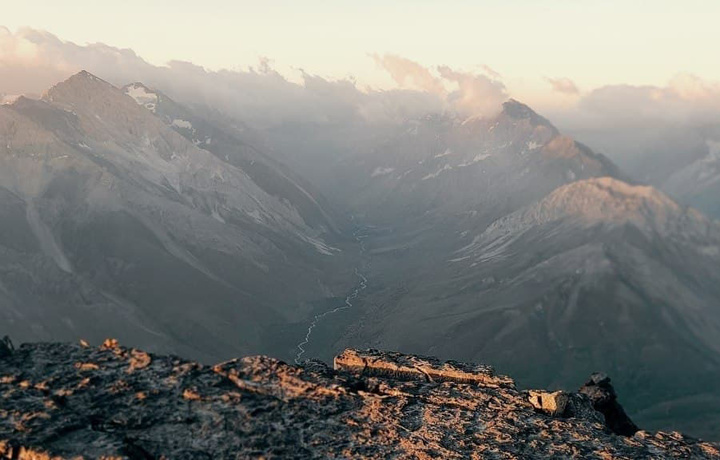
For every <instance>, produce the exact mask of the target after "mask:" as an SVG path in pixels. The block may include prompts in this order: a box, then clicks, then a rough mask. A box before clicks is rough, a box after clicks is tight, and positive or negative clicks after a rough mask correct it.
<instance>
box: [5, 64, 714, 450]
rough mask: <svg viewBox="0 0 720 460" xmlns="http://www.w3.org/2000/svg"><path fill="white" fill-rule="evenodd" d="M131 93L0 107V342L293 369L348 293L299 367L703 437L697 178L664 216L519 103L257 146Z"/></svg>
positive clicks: (320, 130)
mask: <svg viewBox="0 0 720 460" xmlns="http://www.w3.org/2000/svg"><path fill="white" fill-rule="evenodd" d="M125 83H128V84H127V85H126V86H123V87H122V88H120V87H115V86H113V85H111V84H110V83H107V82H105V81H103V80H101V79H100V78H98V77H96V76H94V75H92V74H90V73H88V72H81V73H78V74H76V75H74V76H73V77H71V78H70V79H68V80H66V81H64V82H61V83H58V84H57V85H55V86H54V87H52V88H50V89H49V90H48V91H47V92H46V93H45V94H44V95H43V96H42V98H41V99H38V100H33V99H29V98H25V97H21V98H19V99H17V100H14V101H13V102H11V103H8V104H4V105H1V106H0V161H1V162H2V163H1V164H0V219H2V222H3V225H2V233H0V270H2V273H3V274H2V278H1V281H0V318H1V319H2V324H3V329H2V330H0V333H3V334H5V333H9V334H11V335H12V336H13V338H14V339H15V340H16V341H26V340H71V341H74V340H76V339H78V338H86V339H89V340H91V341H94V342H99V341H101V339H103V338H105V337H106V336H113V337H118V338H119V339H120V340H121V341H122V342H123V343H127V344H129V345H132V346H138V347H143V348H146V349H150V350H152V351H162V352H172V353H178V354H181V355H183V356H187V357H190V358H196V359H200V360H205V361H216V360H220V359H224V358H229V357H233V356H237V355H242V354H248V353H268V354H271V355H273V356H276V357H279V358H281V359H285V360H290V359H291V358H292V357H293V356H295V353H296V351H297V350H296V348H295V345H296V344H297V343H299V342H300V341H301V340H302V338H303V336H304V335H305V330H306V328H307V326H308V324H309V323H310V322H311V320H312V319H313V318H315V317H316V316H317V315H319V314H322V313H324V312H329V311H334V310H333V309H336V307H337V306H338V304H342V299H344V298H345V296H346V295H347V294H348V293H349V292H352V289H353V286H354V284H355V282H356V280H357V277H356V275H355V273H356V270H358V269H360V270H361V273H362V274H363V276H366V277H367V280H368V282H367V289H366V290H365V291H363V293H362V294H361V297H360V298H359V299H358V300H357V301H355V302H354V305H353V307H352V308H351V309H347V310H342V311H336V312H335V313H333V314H329V315H327V316H324V317H323V321H321V322H320V323H318V324H317V327H316V328H315V329H314V330H313V335H312V338H311V339H312V340H310V342H309V343H308V344H307V354H306V355H305V356H306V357H308V358H310V357H321V358H323V359H329V358H330V357H331V356H332V355H334V354H335V353H336V352H337V351H338V350H340V349H342V348H344V347H348V346H355V347H364V346H373V347H377V348H385V349H396V350H399V351H402V352H406V353H420V354H433V355H439V356H441V357H443V358H452V359H463V360H467V361H474V362H487V363H489V364H492V365H494V366H496V367H497V368H498V369H499V370H500V371H501V372H504V373H511V374H513V375H514V376H515V377H516V378H517V380H518V383H519V385H525V386H534V387H540V388H545V387H564V388H573V387H577V386H579V385H580V384H581V383H582V380H583V379H584V378H585V377H587V375H589V374H590V373H591V372H593V371H597V370H601V371H605V372H608V373H611V375H613V378H614V382H615V383H616V386H617V387H618V389H619V391H621V392H622V393H623V394H633V395H635V397H634V398H633V400H632V403H631V404H630V405H629V406H628V407H627V409H628V410H629V411H630V412H631V415H632V416H633V417H634V418H636V419H638V421H639V422H640V423H641V424H642V425H644V426H647V427H649V428H664V429H682V430H683V431H686V432H688V433H690V434H695V435H700V436H704V437H708V438H710V439H712V438H713V436H714V437H717V436H716V433H717V432H719V430H720V418H718V416H717V414H718V413H720V392H719V389H718V388H717V385H716V383H717V382H718V381H720V287H719V286H720V282H718V281H720V279H717V278H718V277H719V276H720V275H718V273H720V272H718V270H717V269H716V268H717V267H718V264H720V226H719V225H718V224H717V223H716V222H715V221H714V220H712V218H710V217H706V216H705V215H703V214H701V212H699V211H696V210H695V209H692V208H687V207H685V206H684V205H681V204H678V203H677V202H675V201H673V198H671V197H670V196H673V197H675V196H677V197H678V198H680V199H683V200H684V199H685V198H687V197H698V196H703V197H704V198H703V199H704V200H705V203H711V202H712V196H713V193H714V190H715V189H714V188H713V187H714V184H715V182H714V179H712V178H710V175H711V173H712V171H713V169H712V168H711V167H709V166H707V164H706V163H707V162H708V161H710V160H707V159H706V160H703V159H702V158H709V157H706V156H702V155H700V157H699V158H700V160H697V161H700V163H698V162H697V161H693V162H687V163H683V164H682V165H681V167H678V168H675V169H673V168H674V167H672V168H671V167H668V171H670V170H671V171H672V172H670V173H667V172H666V173H663V174H660V173H658V175H657V176H656V177H658V179H657V180H658V185H662V187H663V190H665V191H667V192H668V193H670V194H671V195H670V196H668V195H666V194H664V193H663V192H661V191H659V190H657V189H655V188H652V187H650V186H646V185H638V184H639V183H640V182H644V181H645V179H646V177H642V176H640V175H638V174H637V173H636V171H633V170H627V171H626V170H620V169H619V168H618V167H617V166H616V165H615V164H614V163H613V162H612V161H611V160H610V159H609V158H608V157H606V156H604V155H602V154H599V153H596V152H595V151H593V150H592V149H591V148H590V147H588V146H586V145H583V144H581V143H579V142H577V141H575V140H574V139H573V138H571V137H568V136H566V135H564V134H562V133H561V132H560V131H559V130H558V129H557V128H556V127H555V126H554V125H553V124H552V123H551V122H550V121H549V120H548V119H546V118H544V117H542V116H541V115H539V114H538V113H536V112H535V111H534V110H533V109H532V108H530V107H528V106H527V105H524V104H523V103H521V102H518V101H515V100H512V99H511V100H508V101H507V102H505V103H504V104H503V105H502V108H500V109H499V110H497V111H495V112H493V113H489V114H487V115H485V116H468V115H466V114H462V113H460V112H458V111H454V110H448V109H447V107H444V108H441V109H439V110H435V109H433V110H425V111H424V112H423V113H422V115H417V113H418V112H422V111H417V110H415V109H413V110H409V111H408V112H406V114H405V115H404V116H399V115H398V116H397V117H395V118H393V119H392V121H386V122H382V123H381V122H378V121H377V119H373V120H369V119H368V118H365V117H359V116H357V113H353V115H352V116H347V117H342V116H338V117H337V118H332V119H327V118H322V117H314V116H313V117H308V118H307V119H288V120H285V121H283V122H282V123H275V124H272V125H262V124H258V123H250V122H248V121H246V120H242V119H239V117H238V116H237V113H236V114H235V116H232V115H228V114H227V113H226V112H225V111H223V110H220V109H221V108H218V107H213V106H207V105H202V104H192V105H183V104H180V103H178V102H176V101H174V100H173V99H171V98H170V97H169V96H167V95H166V94H165V93H164V92H163V88H158V89H155V88H151V87H150V86H146V85H145V84H144V83H142V82H134V83H130V82H125ZM397 113H401V112H397ZM706 145H707V146H708V148H709V149H712V148H714V147H712V146H713V145H714V144H712V143H711V142H708V143H707V144H706ZM712 152H714V150H712V151H711V152H710V156H712V155H714V153H712ZM713 158H714V157H713ZM703 162H704V163H703ZM698 174H707V175H708V179H707V181H706V182H702V181H698ZM674 190H676V191H677V195H673V193H675V192H673V191H674ZM705 209H706V210H710V208H708V207H706V208H705ZM353 232H354V234H353ZM354 237H358V238H359V239H360V240H361V241H362V248H361V247H360V245H359V244H357V242H356V240H355V238H354ZM363 249H364V250H363Z"/></svg>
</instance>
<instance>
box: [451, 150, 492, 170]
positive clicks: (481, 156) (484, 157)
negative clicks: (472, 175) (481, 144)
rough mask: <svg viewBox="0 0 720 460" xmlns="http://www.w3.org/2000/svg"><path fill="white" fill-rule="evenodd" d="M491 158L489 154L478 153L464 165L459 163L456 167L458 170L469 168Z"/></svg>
mask: <svg viewBox="0 0 720 460" xmlns="http://www.w3.org/2000/svg"><path fill="white" fill-rule="evenodd" d="M491 156H492V155H491V154H489V153H478V154H477V155H475V157H474V158H473V159H472V160H470V161H467V162H465V163H460V164H459V165H458V168H464V167H466V166H470V165H473V164H475V163H479V162H481V161H483V160H487V159H488V158H490V157H491Z"/></svg>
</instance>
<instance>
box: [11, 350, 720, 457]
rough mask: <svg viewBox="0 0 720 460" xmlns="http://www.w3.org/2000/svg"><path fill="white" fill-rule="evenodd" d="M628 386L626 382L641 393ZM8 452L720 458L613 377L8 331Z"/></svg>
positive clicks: (369, 353)
mask: <svg viewBox="0 0 720 460" xmlns="http://www.w3.org/2000/svg"><path fill="white" fill-rule="evenodd" d="M628 396H630V395H625V397H628ZM0 401H2V405H0V456H2V457H3V458H8V459H17V460H28V459H60V458H106V459H111V458H112V459H125V458H128V459H134V458H141V459H150V458H176V459H183V458H187V459H190V458H257V457H263V458H357V457H363V458H388V457H394V458H439V457H442V458H477V459H485V458H488V459H495V458H498V459H499V458H597V459H606V458H616V459H640V458H655V459H662V458H696V459H716V458H720V450H719V447H718V446H717V445H713V444H711V443H707V442H702V441H700V440H696V439H692V438H688V437H686V436H683V435H682V434H680V433H677V432H673V433H663V432H658V433H649V432H646V431H640V430H638V428H637V427H636V426H634V424H632V421H630V420H629V419H628V418H627V416H626V415H625V414H624V412H623V411H622V408H621V406H620V405H619V404H618V402H617V397H616V395H615V393H614V391H613V389H612V386H611V385H610V383H609V379H608V378H607V377H605V376H602V375H599V374H598V375H593V376H592V378H591V379H590V380H589V381H588V382H587V383H586V385H584V386H583V387H582V388H581V389H580V391H579V392H577V393H564V392H546V391H541V390H530V391H524V390H519V389H518V388H517V387H516V386H515V384H514V382H513V381H512V379H510V378H508V377H505V376H501V375H497V374H495V373H494V371H493V369H492V368H491V367H489V366H486V365H474V364H466V363H458V362H454V361H446V362H442V361H438V360H436V359H434V358H427V357H422V356H416V355H402V354H398V353H386V352H379V351H376V350H364V351H363V350H346V351H345V352H343V353H342V354H340V355H338V356H337V357H336V359H335V363H334V369H332V368H329V367H328V366H327V365H325V364H324V363H322V362H318V361H307V362H305V363H304V364H303V365H300V366H291V365H288V364H285V363H283V362H281V361H278V360H275V359H272V358H267V357H263V356H256V357H247V358H242V359H235V360H231V361H227V362H224V363H220V364H217V365H215V366H203V365H200V364H198V363H194V362H190V361H185V360H183V359H180V358H177V357H173V356H159V355H153V354H148V353H145V352H142V351H140V350H137V349H129V348H124V347H121V346H119V345H118V344H117V342H116V341H114V340H106V341H105V343H104V344H103V345H102V346H101V347H98V348H96V347H90V346H88V344H86V343H84V342H83V343H81V344H80V345H68V344H53V343H39V344H24V345H22V346H20V347H19V348H17V349H13V347H12V344H11V343H9V341H7V342H3V343H1V344H0Z"/></svg>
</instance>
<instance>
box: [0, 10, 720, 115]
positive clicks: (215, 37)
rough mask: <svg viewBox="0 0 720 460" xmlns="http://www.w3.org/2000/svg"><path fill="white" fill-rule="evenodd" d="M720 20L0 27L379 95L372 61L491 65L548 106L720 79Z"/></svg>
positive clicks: (72, 13) (715, 13) (179, 16)
mask: <svg viewBox="0 0 720 460" xmlns="http://www.w3.org/2000/svg"><path fill="white" fill-rule="evenodd" d="M718 18H720V2H719V1H716V0H683V1H669V0H654V1H652V2H649V1H640V0H633V1H628V0H623V1H617V0H603V1H599V0H596V1H590V0H497V1H495V0H485V1H479V0H478V1H470V0H442V1H439V0H438V1H430V0H394V1H388V0H384V1H379V0H364V1H360V2H359V1H353V2H350V1H344V0H335V1H327V0H325V1H323V0H303V1H296V0H295V1H279V0H265V1H262V2H258V1H244V0H204V1H202V2H197V1H190V0H152V1H148V0H143V1H138V0H125V1H123V2H120V3H113V4H112V5H110V4H108V3H107V2H104V1H98V0H64V1H62V2H58V1H56V0H23V1H14V2H12V6H10V7H9V8H8V7H7V6H6V7H4V8H3V14H2V18H0V25H3V26H5V27H7V28H8V29H9V30H10V31H17V30H18V29H20V28H22V27H30V28H33V29H40V30H46V31H49V32H50V33H52V34H54V35H56V36H57V37H59V38H61V39H62V40H66V41H71V42H74V43H76V44H79V45H85V44H90V43H97V42H102V43H106V44H109V45H112V46H114V47H118V48H131V49H133V50H134V51H135V52H136V53H137V54H138V55H139V56H141V57H142V58H144V59H145V60H147V61H149V62H150V63H152V64H156V65H163V64H165V63H167V62H168V61H170V60H181V61H190V62H192V63H194V64H197V65H200V66H203V67H205V68H207V69H211V70H219V69H231V70H239V69H247V68H248V66H257V64H258V60H259V59H260V58H268V59H269V60H270V62H271V63H272V65H273V67H274V68H275V69H277V70H278V71H279V72H281V73H282V74H283V75H286V76H288V77H290V78H294V77H296V76H297V74H298V69H304V70H305V71H307V72H309V73H312V74H315V75H320V76H323V77H326V78H333V79H338V78H352V79H354V80H355V81H356V82H357V83H358V85H360V86H372V87H375V88H387V87H390V86H392V85H394V84H395V82H394V81H393V79H392V78H391V76H390V75H389V74H388V72H386V71H385V70H384V69H383V68H382V66H380V65H378V62H377V60H376V59H374V58H373V55H385V54H390V55H397V56H402V57H403V58H406V59H409V60H412V61H414V62H417V63H419V64H421V65H423V66H427V67H431V68H432V67H434V66H441V65H446V66H450V67H451V68H453V69H458V70H462V71H465V72H475V71H483V69H487V68H488V67H489V68H490V69H492V71H494V72H497V73H498V74H499V75H500V76H502V80H503V82H504V84H505V85H506V86H507V88H508V89H509V92H510V93H511V94H514V95H516V96H517V97H520V98H522V99H525V100H528V101H529V102H532V103H535V104H542V103H543V102H545V103H547V102H548V101H549V100H553V101H556V102H557V101H562V100H563V97H572V95H573V94H575V93H577V92H578V91H589V90H592V89H594V88H598V87H600V86H603V85H613V84H630V85H664V84H666V83H667V82H668V81H669V80H671V79H672V78H673V77H674V76H675V75H677V74H679V73H688V74H692V75H696V76H699V77H701V78H703V79H707V80H720V60H718V59H717V58H716V56H715V55H714V51H716V49H714V48H715V44H717V43H720V27H717V22H718ZM486 66H487V67H486ZM553 88H555V90H553ZM563 88H564V89H565V91H563ZM573 88H575V90H573ZM558 103H561V102H558Z"/></svg>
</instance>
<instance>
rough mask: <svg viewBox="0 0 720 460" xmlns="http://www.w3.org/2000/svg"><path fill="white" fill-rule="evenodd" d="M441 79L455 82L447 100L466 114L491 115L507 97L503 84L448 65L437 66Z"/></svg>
mask: <svg viewBox="0 0 720 460" xmlns="http://www.w3.org/2000/svg"><path fill="white" fill-rule="evenodd" d="M438 72H439V73H440V75H441V76H442V78H443V79H445V80H447V81H449V82H454V83H456V84H457V87H458V89H457V91H454V92H452V93H450V95H449V96H448V100H449V101H450V103H451V104H452V105H453V107H454V108H455V110H457V111H458V112H461V113H464V114H466V115H492V114H493V113H495V112H497V111H499V110H500V107H502V103H503V102H505V101H506V100H507V99H508V95H507V91H506V89H505V85H504V84H503V83H502V82H500V81H498V80H495V79H491V78H489V77H487V76H485V75H482V74H471V73H467V72H458V71H455V70H452V69H451V68H450V67H447V66H441V67H438Z"/></svg>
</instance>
